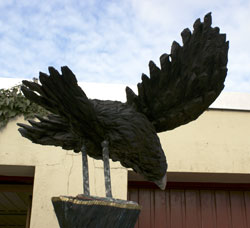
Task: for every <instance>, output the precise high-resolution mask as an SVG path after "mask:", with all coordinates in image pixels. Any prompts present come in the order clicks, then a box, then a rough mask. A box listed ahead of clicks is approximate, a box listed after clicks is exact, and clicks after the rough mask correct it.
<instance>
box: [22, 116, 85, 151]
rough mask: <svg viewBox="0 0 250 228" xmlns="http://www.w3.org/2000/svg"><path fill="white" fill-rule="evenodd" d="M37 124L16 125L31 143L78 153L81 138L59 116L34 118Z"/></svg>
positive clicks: (34, 122) (33, 122) (32, 122)
mask: <svg viewBox="0 0 250 228" xmlns="http://www.w3.org/2000/svg"><path fill="white" fill-rule="evenodd" d="M36 118H37V119H38V120H39V122H36V121H34V120H29V123H30V124H31V126H29V125H27V124H21V123H18V124H17V125H18V126H20V127H21V128H19V129H18V130H19V132H20V133H21V135H22V136H23V137H25V138H27V139H29V140H31V141H32V142H33V143H36V144H41V145H53V146H60V147H62V148H63V149H65V150H74V151H75V152H80V150H81V146H82V143H83V142H82V141H81V138H80V137H79V136H78V135H76V134H73V132H72V131H71V130H70V126H69V124H68V122H67V121H66V120H65V119H63V118H62V117H60V116H57V115H54V114H49V115H48V116H47V118H42V117H39V116H36Z"/></svg>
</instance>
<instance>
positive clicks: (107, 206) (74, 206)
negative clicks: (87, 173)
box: [52, 195, 140, 228]
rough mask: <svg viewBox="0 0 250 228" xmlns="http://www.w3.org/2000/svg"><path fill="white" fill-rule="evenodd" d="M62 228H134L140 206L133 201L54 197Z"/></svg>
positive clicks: (88, 197) (90, 197)
mask: <svg viewBox="0 0 250 228" xmlns="http://www.w3.org/2000/svg"><path fill="white" fill-rule="evenodd" d="M52 203H53V206H54V209H55V213H56V216H57V219H58V222H59V225H60V227H61V228H85V227H86V228H93V227H95V228H99V227H100V228H110V227H112V228H132V227H134V225H135V223H136V221H137V218H138V216H139V213H140V206H139V205H138V204H137V203H135V202H132V201H125V200H117V199H112V198H101V197H93V196H86V195H78V196H76V197H71V196H59V197H53V198H52Z"/></svg>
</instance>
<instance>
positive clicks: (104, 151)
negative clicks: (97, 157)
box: [102, 140, 112, 198]
mask: <svg viewBox="0 0 250 228" xmlns="http://www.w3.org/2000/svg"><path fill="white" fill-rule="evenodd" d="M108 145H109V143H108V141H106V140H104V141H103V142H102V156H103V164H104V178H105V189H106V197H110V198H112V191H111V180H110V167H109V149H108Z"/></svg>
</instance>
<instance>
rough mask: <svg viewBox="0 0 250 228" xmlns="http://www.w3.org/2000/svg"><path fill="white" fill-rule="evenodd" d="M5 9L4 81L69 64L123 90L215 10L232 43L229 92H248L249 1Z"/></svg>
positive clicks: (3, 4)
mask: <svg viewBox="0 0 250 228" xmlns="http://www.w3.org/2000/svg"><path fill="white" fill-rule="evenodd" d="M0 12H1V14H0V78H26V79H32V78H33V77H38V73H39V71H43V72H45V73H46V72H47V67H48V66H54V67H56V68H57V69H59V70H60V67H61V66H64V65H68V66H69V67H70V68H71V69H72V71H73V72H74V73H75V74H76V76H77V78H78V81H84V82H92V83H107V84H110V83H111V84H124V85H126V84H128V85H136V84H137V83H138V82H139V81H140V76H141V73H142V72H144V73H146V74H148V67H147V66H148V62H149V60H153V61H154V62H155V63H156V64H157V65H159V57H160V55H161V54H163V53H169V52H170V47H171V43H172V41H173V40H176V41H178V42H180V43H181V37H180V33H181V31H182V30H183V29H184V28H186V27H189V28H190V29H192V25H193V22H194V21H195V20H196V19H197V18H201V19H202V20H203V17H204V15H205V14H206V13H208V12H212V17H213V26H219V27H220V28H221V31H222V32H223V33H227V39H228V40H229V41H230V49H229V64H228V68H229V72H228V77H227V79H226V83H225V84H226V87H225V90H226V91H231V92H247V93H250V44H249V40H250V22H249V12H250V1H246V0H243V1H241V0H209V1H208V0H203V1H201V0H199V1H198V0H189V1H187V0H183V1H177V0H175V1H173V0H151V1H148V0H120V1H108V0H106V1H101V0H96V1H95V0H92V1H91V0H84V1H81V0H79V1H76V0H43V1H37V0H33V1H31V0H16V1H15V0H0ZM5 81H6V80H5ZM7 81H8V82H10V81H11V80H10V79H7ZM3 83H4V80H3V79H0V87H1V85H2V87H3ZM5 83H6V82H5ZM118 87H119V86H118ZM124 94H125V92H124ZM87 95H88V93H87Z"/></svg>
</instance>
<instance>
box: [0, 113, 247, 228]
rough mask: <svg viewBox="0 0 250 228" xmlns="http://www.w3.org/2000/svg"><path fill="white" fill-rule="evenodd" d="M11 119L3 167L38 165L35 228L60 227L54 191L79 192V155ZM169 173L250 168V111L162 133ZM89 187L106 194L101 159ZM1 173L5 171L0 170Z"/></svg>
mask: <svg viewBox="0 0 250 228" xmlns="http://www.w3.org/2000/svg"><path fill="white" fill-rule="evenodd" d="M17 122H23V119H22V118H19V119H16V120H14V121H11V122H10V123H9V124H8V125H7V127H6V128H4V129H3V130H1V131H0V158H1V159H0V166H1V165H19V166H20V165H25V166H35V176H34V177H35V181H34V190H33V205H32V215H31V227H32V228H40V227H41V228H45V227H58V224H57V220H56V217H55V214H54V212H53V207H52V204H51V202H50V199H51V197H52V196H58V195H77V194H79V193H81V192H82V191H83V190H82V179H81V172H82V171H81V154H75V153H73V152H70V151H63V150H61V149H60V148H55V147H47V146H40V145H35V144H32V143H31V142H30V141H28V140H27V139H25V138H22V137H21V136H20V134H19V132H18V131H17V128H18V127H17V126H16V123H17ZM159 136H160V139H161V142H162V147H163V149H164V151H165V153H166V156H167V160H168V164H169V169H168V171H169V173H170V174H171V173H176V172H179V173H190V172H191V173H206V174H215V173H228V174H248V173H250V166H249V164H250V112H248V111H229V110H227V111H226V110H209V111H207V112H205V113H204V114H203V115H202V116H201V117H199V118H198V120H197V121H194V122H192V123H189V124H187V125H185V126H181V127H179V128H177V129H175V130H172V131H170V132H165V133H161V134H159ZM89 166H90V167H89V168H90V191H91V194H92V195H98V196H104V192H105V190H104V178H103V166H102V162H101V161H94V160H93V159H89ZM111 168H112V169H111V178H112V190H113V195H114V197H115V198H121V199H126V197H127V170H126V169H124V168H122V167H121V166H120V165H119V163H112V164H111ZM0 175H1V173H0Z"/></svg>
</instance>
